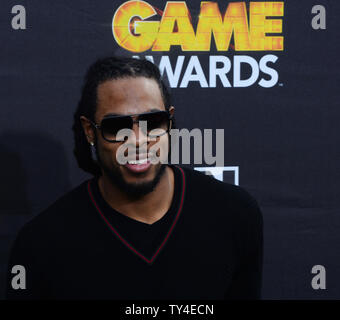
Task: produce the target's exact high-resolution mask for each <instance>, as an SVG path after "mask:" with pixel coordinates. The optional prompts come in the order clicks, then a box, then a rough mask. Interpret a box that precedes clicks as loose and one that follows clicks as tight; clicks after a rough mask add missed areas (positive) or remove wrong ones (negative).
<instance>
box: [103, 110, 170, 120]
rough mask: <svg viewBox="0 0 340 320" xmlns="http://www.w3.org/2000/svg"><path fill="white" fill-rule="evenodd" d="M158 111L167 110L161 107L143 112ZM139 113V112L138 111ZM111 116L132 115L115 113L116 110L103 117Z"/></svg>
mask: <svg viewBox="0 0 340 320" xmlns="http://www.w3.org/2000/svg"><path fill="white" fill-rule="evenodd" d="M157 111H166V110H161V109H155V108H153V109H151V110H149V111H147V112H143V113H148V112H157ZM137 114H138V113H137ZM110 116H130V114H125V113H114V112H110V113H107V114H105V115H104V116H103V119H104V118H106V117H110Z"/></svg>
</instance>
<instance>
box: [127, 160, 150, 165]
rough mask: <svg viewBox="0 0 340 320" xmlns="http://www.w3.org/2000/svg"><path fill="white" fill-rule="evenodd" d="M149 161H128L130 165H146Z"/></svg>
mask: <svg viewBox="0 0 340 320" xmlns="http://www.w3.org/2000/svg"><path fill="white" fill-rule="evenodd" d="M147 161H148V159H141V160H131V161H128V163H129V164H144V163H147Z"/></svg>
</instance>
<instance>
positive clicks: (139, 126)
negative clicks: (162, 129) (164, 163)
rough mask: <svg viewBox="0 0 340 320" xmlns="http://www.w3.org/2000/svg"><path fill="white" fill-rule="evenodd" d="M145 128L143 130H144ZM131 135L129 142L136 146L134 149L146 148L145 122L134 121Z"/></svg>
mask: <svg viewBox="0 0 340 320" xmlns="http://www.w3.org/2000/svg"><path fill="white" fill-rule="evenodd" d="M144 128H145V130H144ZM132 131H133V133H134V134H133V135H132V137H130V142H131V143H132V144H134V145H135V146H136V148H143V147H145V148H146V146H147V142H148V137H147V135H146V132H147V131H146V121H138V119H134V121H133V126H132Z"/></svg>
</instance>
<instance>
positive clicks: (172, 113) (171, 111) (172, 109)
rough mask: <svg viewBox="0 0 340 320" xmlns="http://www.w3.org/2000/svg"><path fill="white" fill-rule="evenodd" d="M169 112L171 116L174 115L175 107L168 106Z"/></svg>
mask: <svg viewBox="0 0 340 320" xmlns="http://www.w3.org/2000/svg"><path fill="white" fill-rule="evenodd" d="M169 113H170V114H171V115H172V116H173V115H174V113H175V107H174V106H171V107H170V108H169Z"/></svg>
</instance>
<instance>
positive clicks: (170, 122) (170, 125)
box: [87, 110, 173, 143]
mask: <svg viewBox="0 0 340 320" xmlns="http://www.w3.org/2000/svg"><path fill="white" fill-rule="evenodd" d="M154 113H166V114H167V115H168V120H169V128H168V129H167V130H165V131H164V133H162V134H159V135H155V136H152V137H161V136H163V135H164V134H166V133H168V132H169V131H170V129H171V127H172V118H173V116H172V115H171V114H170V112H169V111H168V110H159V111H151V112H143V113H136V114H127V115H117V116H116V115H112V116H106V117H104V118H103V119H102V120H101V122H100V124H97V123H95V122H93V121H92V120H90V119H87V120H89V121H90V123H91V124H92V125H93V126H94V127H95V128H96V129H98V130H100V131H101V134H102V137H103V139H104V140H105V141H107V142H112V143H114V142H122V141H121V140H110V139H107V138H105V136H104V132H103V130H102V122H103V121H104V120H106V119H113V118H114V119H115V118H126V117H128V118H131V119H132V125H133V124H134V123H139V117H140V116H142V115H148V114H154ZM134 117H137V119H136V120H134V119H133V118H134ZM142 121H143V120H142ZM147 136H148V137H149V134H147Z"/></svg>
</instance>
